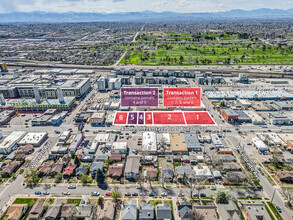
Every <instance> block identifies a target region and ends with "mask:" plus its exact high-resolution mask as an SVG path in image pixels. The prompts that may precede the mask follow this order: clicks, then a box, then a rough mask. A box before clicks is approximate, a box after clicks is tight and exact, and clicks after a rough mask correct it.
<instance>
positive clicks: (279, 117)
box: [269, 112, 293, 125]
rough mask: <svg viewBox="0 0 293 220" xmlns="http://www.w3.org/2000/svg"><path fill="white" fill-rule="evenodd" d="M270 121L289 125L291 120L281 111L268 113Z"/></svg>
mask: <svg viewBox="0 0 293 220" xmlns="http://www.w3.org/2000/svg"><path fill="white" fill-rule="evenodd" d="M269 115H270V118H271V123H272V124H273V125H290V124H292V123H293V121H292V120H291V119H290V118H288V117H287V116H285V115H283V114H281V113H275V112H274V113H270V114H269Z"/></svg>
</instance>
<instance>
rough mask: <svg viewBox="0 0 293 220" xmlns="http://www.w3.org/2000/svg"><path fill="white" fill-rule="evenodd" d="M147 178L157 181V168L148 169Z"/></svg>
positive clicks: (146, 171)
mask: <svg viewBox="0 0 293 220" xmlns="http://www.w3.org/2000/svg"><path fill="white" fill-rule="evenodd" d="M145 177H146V178H147V179H149V180H157V179H158V169H156V168H151V167H150V168H147V169H146V170H145Z"/></svg>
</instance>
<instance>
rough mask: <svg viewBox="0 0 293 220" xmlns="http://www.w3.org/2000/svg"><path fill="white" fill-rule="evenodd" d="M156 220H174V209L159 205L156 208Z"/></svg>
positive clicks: (167, 205)
mask: <svg viewBox="0 0 293 220" xmlns="http://www.w3.org/2000/svg"><path fill="white" fill-rule="evenodd" d="M156 219H157V220H166V219H169V220H171V219H172V209H171V205H170V204H158V205H157V206H156Z"/></svg>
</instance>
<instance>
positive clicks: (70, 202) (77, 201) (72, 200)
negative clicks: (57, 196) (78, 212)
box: [66, 199, 81, 206]
mask: <svg viewBox="0 0 293 220" xmlns="http://www.w3.org/2000/svg"><path fill="white" fill-rule="evenodd" d="M80 202H81V199H67V201H66V204H76V205H77V206H78V205H79V204H80Z"/></svg>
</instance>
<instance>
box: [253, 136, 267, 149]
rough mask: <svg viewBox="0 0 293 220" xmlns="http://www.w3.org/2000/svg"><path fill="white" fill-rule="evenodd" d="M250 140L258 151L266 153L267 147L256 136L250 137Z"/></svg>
mask: <svg viewBox="0 0 293 220" xmlns="http://www.w3.org/2000/svg"><path fill="white" fill-rule="evenodd" d="M251 141H252V143H253V145H254V146H255V147H256V149H257V150H258V151H259V152H260V153H266V152H268V151H269V147H268V146H267V145H266V144H265V143H264V142H263V141H262V140H261V139H259V138H258V137H254V138H252V139H251Z"/></svg>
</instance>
